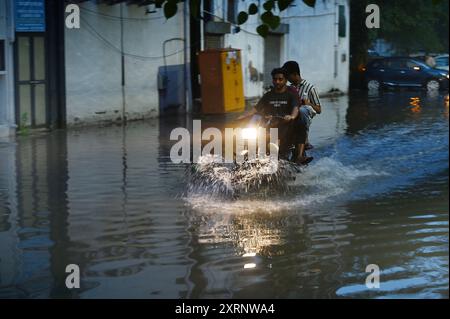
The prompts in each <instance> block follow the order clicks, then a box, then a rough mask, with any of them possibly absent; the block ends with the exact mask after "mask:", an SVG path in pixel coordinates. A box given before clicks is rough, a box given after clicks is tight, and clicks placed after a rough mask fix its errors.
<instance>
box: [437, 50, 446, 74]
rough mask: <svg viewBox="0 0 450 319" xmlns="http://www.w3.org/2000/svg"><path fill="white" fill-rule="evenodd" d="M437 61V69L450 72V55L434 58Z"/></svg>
mask: <svg viewBox="0 0 450 319" xmlns="http://www.w3.org/2000/svg"><path fill="white" fill-rule="evenodd" d="M434 60H435V61H436V66H435V68H436V69H439V70H445V71H447V72H448V54H442V55H438V56H435V57H434Z"/></svg>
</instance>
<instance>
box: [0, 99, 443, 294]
mask: <svg viewBox="0 0 450 319" xmlns="http://www.w3.org/2000/svg"><path fill="white" fill-rule="evenodd" d="M347 99H350V101H349V106H348V107H347ZM324 102H325V103H326V105H327V111H326V112H324V113H323V114H322V115H321V116H320V117H317V119H315V120H314V123H313V125H312V127H311V129H312V132H311V140H312V141H313V143H314V144H315V146H316V148H315V149H314V150H313V156H314V157H315V160H314V161H313V162H312V163H311V164H310V165H309V166H308V167H306V168H305V169H303V170H302V171H301V172H300V173H296V179H295V181H292V179H289V181H288V182H287V183H286V185H287V186H288V187H287V188H286V187H284V186H285V185H284V184H283V187H281V189H278V190H277V191H272V190H271V189H269V190H267V189H265V190H264V192H263V193H262V194H261V192H259V193H258V196H248V195H249V194H247V196H239V197H236V196H231V198H230V197H228V196H225V197H224V196H221V195H223V193H224V192H225V193H226V194H228V195H230V194H231V195H233V192H234V191H235V189H239V190H240V191H242V188H241V187H240V186H242V185H240V186H239V185H238V187H237V188H235V187H236V183H234V184H233V183H232V182H231V181H232V180H233V179H232V176H231V175H230V174H232V173H231V172H232V171H230V170H227V169H222V168H219V170H216V173H217V174H218V176H216V177H219V178H218V179H216V178H213V179H210V180H209V181H207V182H206V183H199V180H195V179H194V183H192V184H189V178H190V177H192V176H190V175H189V174H188V176H186V169H187V168H186V167H185V166H184V165H174V164H172V163H170V161H169V158H168V154H169V150H170V146H171V143H169V142H168V136H169V133H170V130H171V129H172V128H173V127H175V126H184V124H185V122H184V121H183V122H182V123H166V122H165V121H164V120H161V121H150V122H148V123H133V124H130V125H128V126H127V127H125V128H121V127H110V128H103V129H101V130H99V129H84V130H72V131H69V132H54V133H52V134H50V135H42V136H34V137H25V138H23V137H20V138H18V139H17V140H15V141H14V140H12V141H0V158H1V159H2V160H1V161H0V298H10V297H28V298H30V297H31V298H39V297H75V298H77V297H81V298H98V297H105V298H108V297H137V298H179V297H181V298H185V297H188V298H199V297H202V298H229V297H235V298H240V297H247V298H259V297H261V298H274V297H278V298H329V297H332V298H334V297H356V298H381V297H382V298H398V297H401V298H403V297H407V298H409V297H425V298H442V297H448V195H447V193H448V109H446V108H445V107H444V108H443V107H442V104H440V102H441V100H440V98H439V97H426V96H420V97H419V100H417V96H416V94H415V93H409V92H408V93H398V94H392V93H386V94H385V95H382V96H381V97H369V99H367V97H364V96H350V97H349V98H347V97H342V98H339V99H334V100H325V101H324ZM211 168H212V171H214V168H217V167H211ZM189 170H190V168H188V171H189ZM253 177H254V176H253ZM238 180H239V179H238ZM190 181H191V182H192V179H191V180H190ZM200 181H202V180H200ZM247 181H248V180H247ZM280 181H284V179H283V178H282V179H281V180H280ZM210 182H211V183H210ZM214 182H215V183H216V184H214ZM189 185H190V187H187V186H189ZM244 193H245V192H244ZM218 195H220V196H218ZM69 263H76V264H78V265H79V266H80V268H81V271H82V289H81V290H80V291H77V292H73V293H69V292H68V291H67V289H65V288H64V280H65V272H64V270H65V266H66V265H67V264H69ZM368 264H378V265H379V266H380V269H381V286H380V289H378V290H369V289H367V288H366V286H365V285H364V283H365V278H366V275H367V274H366V273H365V267H366V266H367V265H368Z"/></svg>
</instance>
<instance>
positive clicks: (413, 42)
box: [375, 0, 449, 54]
mask: <svg viewBox="0 0 450 319" xmlns="http://www.w3.org/2000/svg"><path fill="white" fill-rule="evenodd" d="M375 2H376V3H378V5H379V6H380V9H381V28H380V29H379V31H378V37H380V38H383V39H385V40H386V41H387V42H389V43H391V44H392V45H393V46H394V47H395V49H396V50H397V52H399V53H401V54H409V53H413V52H417V51H422V50H423V51H425V52H441V51H444V50H445V51H448V33H449V32H448V10H449V2H448V1H443V0H408V1H398V0H397V1H392V0H375Z"/></svg>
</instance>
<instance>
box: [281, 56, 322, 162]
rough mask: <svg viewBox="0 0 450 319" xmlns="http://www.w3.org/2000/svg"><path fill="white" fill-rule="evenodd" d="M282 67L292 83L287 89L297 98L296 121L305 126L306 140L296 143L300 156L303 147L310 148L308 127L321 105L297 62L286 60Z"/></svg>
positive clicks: (315, 91) (314, 90)
mask: <svg viewBox="0 0 450 319" xmlns="http://www.w3.org/2000/svg"><path fill="white" fill-rule="evenodd" d="M283 69H284V70H286V73H287V78H288V80H289V82H291V84H292V85H291V86H289V87H288V89H289V90H290V91H292V92H294V93H295V94H296V95H297V97H298V99H299V104H300V105H299V107H300V109H299V116H298V122H301V123H302V125H304V126H306V132H307V134H306V141H305V143H303V144H299V145H298V154H299V156H302V155H303V153H304V151H305V149H309V148H312V146H311V144H309V143H308V134H309V127H310V125H311V120H312V119H313V117H314V116H315V115H316V114H320V113H321V112H322V107H321V105H320V100H319V95H318V94H317V90H316V88H315V87H314V86H313V85H312V84H310V83H309V82H307V81H306V80H305V79H303V78H302V77H301V75H300V67H299V65H298V63H297V62H295V61H288V62H286V63H285V64H284V65H283ZM308 146H309V147H308Z"/></svg>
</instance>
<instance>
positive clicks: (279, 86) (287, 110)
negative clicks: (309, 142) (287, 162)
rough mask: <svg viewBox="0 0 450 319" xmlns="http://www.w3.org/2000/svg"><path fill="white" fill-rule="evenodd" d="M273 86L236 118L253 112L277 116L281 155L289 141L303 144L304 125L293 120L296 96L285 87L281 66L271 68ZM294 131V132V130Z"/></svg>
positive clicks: (297, 106) (285, 79) (297, 109)
mask: <svg viewBox="0 0 450 319" xmlns="http://www.w3.org/2000/svg"><path fill="white" fill-rule="evenodd" d="M271 75H272V83H273V88H272V90H270V91H269V92H267V93H266V94H264V95H263V97H262V98H261V99H260V100H259V101H258V103H257V104H256V106H255V107H254V108H253V109H252V110H251V111H250V112H248V113H246V114H244V115H242V116H240V117H239V118H238V119H244V118H246V117H249V116H252V115H254V114H259V115H262V116H264V117H265V118H267V119H271V118H273V117H277V119H279V120H278V121H275V122H278V125H276V126H277V127H278V138H279V139H280V154H281V155H282V156H283V155H285V152H286V150H287V147H288V145H289V144H290V143H295V144H304V143H305V139H306V127H305V125H303V124H302V123H300V122H297V121H295V119H296V118H297V116H298V112H299V104H298V98H297V97H296V96H295V94H293V93H292V92H290V91H289V90H288V88H287V74H286V71H285V70H284V69H282V68H276V69H273V70H272V72H271ZM294 131H295V132H294ZM311 160H312V158H301V161H299V163H298V164H306V163H307V162H309V161H311Z"/></svg>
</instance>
